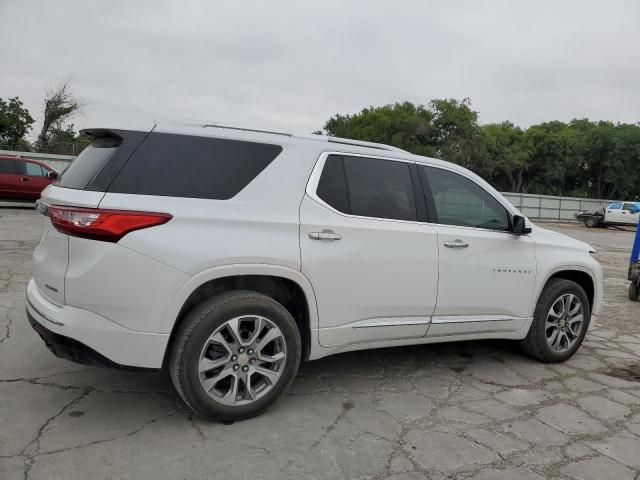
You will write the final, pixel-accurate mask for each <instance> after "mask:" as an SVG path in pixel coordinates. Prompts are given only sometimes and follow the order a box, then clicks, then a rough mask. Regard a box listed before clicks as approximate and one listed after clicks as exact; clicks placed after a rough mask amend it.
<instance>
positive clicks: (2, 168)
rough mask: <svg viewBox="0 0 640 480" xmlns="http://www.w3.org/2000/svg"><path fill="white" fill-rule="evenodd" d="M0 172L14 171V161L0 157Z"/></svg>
mask: <svg viewBox="0 0 640 480" xmlns="http://www.w3.org/2000/svg"><path fill="white" fill-rule="evenodd" d="M0 173H16V161H15V160H9V159H6V158H0Z"/></svg>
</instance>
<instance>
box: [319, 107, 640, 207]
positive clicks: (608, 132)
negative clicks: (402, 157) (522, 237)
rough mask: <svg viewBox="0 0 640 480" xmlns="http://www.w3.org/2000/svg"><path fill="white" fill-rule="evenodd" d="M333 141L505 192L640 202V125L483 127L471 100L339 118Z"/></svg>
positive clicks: (580, 122) (333, 121) (330, 125)
mask: <svg viewBox="0 0 640 480" xmlns="http://www.w3.org/2000/svg"><path fill="white" fill-rule="evenodd" d="M324 131H325V132H326V133H327V134H328V135H333V136H339V137H344V138H352V139H357V140H366V141H372V142H379V143H386V144H389V145H394V146H397V147H400V148H403V149H405V150H407V151H409V152H413V153H416V154H419V155H425V156H430V157H436V158H443V159H444V160H448V161H450V162H454V163H457V164H460V165H463V166H465V167H467V168H469V169H471V170H473V171H475V172H477V173H478V174H480V175H481V176H483V177H484V178H486V179H487V180H489V181H490V182H491V183H493V184H494V185H495V186H496V188H498V189H499V190H502V191H512V192H523V193H527V192H528V193H540V194H548V195H571V196H581V197H586V196H590V197H597V198H618V199H634V198H640V168H638V167H639V166H640V125H639V124H613V123H611V122H592V121H590V120H588V119H577V120H572V121H571V122H569V123H564V122H559V121H549V122H543V123H540V124H537V125H532V126H530V127H529V128H527V129H522V128H520V127H517V126H515V125H514V124H513V123H511V122H502V123H495V124H488V125H483V126H481V125H480V124H479V122H478V112H476V111H474V110H473V109H472V108H471V102H470V101H469V99H463V100H456V99H451V98H450V99H435V100H432V101H430V102H428V103H427V104H426V105H414V104H412V103H409V102H404V103H396V104H393V105H385V106H382V107H369V108H365V109H364V110H362V111H361V112H359V113H356V114H353V115H340V114H337V115H334V116H333V117H331V118H330V119H329V120H328V121H327V122H326V123H325V125H324Z"/></svg>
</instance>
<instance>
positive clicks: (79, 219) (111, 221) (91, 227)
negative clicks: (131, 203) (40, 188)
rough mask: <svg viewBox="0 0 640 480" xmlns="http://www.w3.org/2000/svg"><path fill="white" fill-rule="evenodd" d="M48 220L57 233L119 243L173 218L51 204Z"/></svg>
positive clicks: (126, 211) (159, 214)
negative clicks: (134, 233) (144, 229)
mask: <svg viewBox="0 0 640 480" xmlns="http://www.w3.org/2000/svg"><path fill="white" fill-rule="evenodd" d="M49 218H50V219H51V223H52V224H53V226H54V227H55V228H56V230H58V231H60V232H62V233H65V234H67V235H73V236H74V237H82V238H89V239H92V240H102V241H104V242H117V241H118V240H120V239H121V238H122V237H124V236H125V235H126V234H127V233H129V232H132V231H134V230H140V229H142V228H149V227H155V226H156V225H162V224H163V223H167V222H168V221H169V220H171V218H172V217H171V215H169V214H168V213H153V212H132V211H128V210H100V209H98V208H80V207H61V206H57V205H49Z"/></svg>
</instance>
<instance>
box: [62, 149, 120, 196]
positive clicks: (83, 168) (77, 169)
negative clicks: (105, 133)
mask: <svg viewBox="0 0 640 480" xmlns="http://www.w3.org/2000/svg"><path fill="white" fill-rule="evenodd" d="M119 144H120V139H117V138H114V137H102V138H97V139H95V140H94V141H93V142H91V145H89V146H88V147H87V148H85V149H84V150H83V151H82V153H80V155H78V158H76V159H75V160H74V161H73V162H72V163H71V165H69V167H67V169H66V170H65V171H64V172H63V174H62V175H61V176H60V177H59V179H58V182H57V185H58V186H60V187H65V188H75V189H83V188H85V187H86V186H87V184H88V183H89V182H90V181H91V179H92V178H93V177H94V176H95V175H96V173H97V172H98V171H99V170H100V168H102V166H103V165H104V164H105V162H106V161H107V160H108V159H109V158H110V157H111V156H112V155H113V154H114V152H115V151H116V149H117V148H118V145H119Z"/></svg>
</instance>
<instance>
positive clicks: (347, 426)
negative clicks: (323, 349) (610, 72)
mask: <svg viewBox="0 0 640 480" xmlns="http://www.w3.org/2000/svg"><path fill="white" fill-rule="evenodd" d="M41 224H42V217H40V216H39V215H37V214H36V213H35V212H33V211H32V210H17V209H2V210H0V479H2V480H5V479H7V480H8V479H14V478H16V479H18V478H24V479H27V478H29V479H47V480H54V479H61V480H62V479H64V480H73V479H87V478H91V479H130V478H131V479H133V478H135V479H154V480H158V479H218V478H219V479H252V480H254V479H288V478H296V479H297V478H305V479H306V478H309V479H343V478H344V479H356V478H375V479H394V480H401V479H422V478H434V479H443V478H460V479H463V478H464V479H466V478H473V479H519V478H522V479H540V478H566V479H598V480H602V479H606V478H611V479H616V480H624V479H636V480H637V479H640V473H639V472H640V327H639V326H638V323H639V322H640V304H636V303H632V302H630V301H629V300H627V296H626V289H627V286H628V282H627V281H626V272H627V262H628V256H629V251H630V247H631V243H632V241H633V233H630V232H622V231H616V230H600V229H598V230H587V229H585V228H584V227H581V226H563V225H549V224H547V226H548V227H550V228H553V229H555V230H558V231H562V232H563V233H567V234H569V235H572V236H574V237H576V238H580V239H582V240H585V241H588V242H590V243H591V244H593V245H594V246H596V247H597V248H598V254H597V257H598V259H599V260H600V262H601V263H602V264H603V266H604V271H605V306H604V311H603V312H602V315H601V317H600V319H599V321H598V324H597V325H595V326H592V329H591V330H590V332H589V334H588V336H587V339H586V341H585V343H584V346H583V347H582V349H581V350H580V351H579V352H578V354H577V355H575V356H574V358H573V359H571V360H570V361H568V362H566V363H564V364H561V365H542V364H539V363H536V362H535V361H533V360H530V359H529V358H527V357H524V356H522V355H520V354H519V353H518V350H517V349H516V348H515V347H514V345H512V344H510V343H509V342H498V341H494V342H486V341H483V342H466V343H450V344H442V345H427V346H420V347H408V348H397V349H380V350H371V351H364V352H354V353H347V354H342V355H338V356H334V357H330V358H326V359H323V360H318V361H315V362H311V363H308V364H305V365H303V366H302V368H301V371H300V373H299V375H298V378H297V380H296V381H295V383H294V385H293V388H292V389H291V391H290V392H289V393H288V394H287V395H286V396H285V397H283V398H282V399H281V400H280V401H279V402H278V403H277V404H276V405H275V406H274V407H273V408H272V409H271V410H269V411H268V412H267V413H266V414H264V415H262V416H261V417H258V418H255V419H252V420H248V421H244V422H236V423H234V424H219V423H209V422H206V421H203V420H201V419H199V418H194V417H192V416H191V415H190V414H189V412H188V411H187V410H186V408H185V407H184V406H183V405H182V404H181V402H180V400H179V399H178V398H177V396H176V394H175V393H174V392H173V390H172V388H171V385H170V383H169V382H168V380H167V377H166V376H164V375H162V374H149V373H134V372H121V371H114V370H107V369H97V368H86V367H82V366H80V365H75V364H73V363H69V362H67V361H64V360H60V359H57V358H55V357H54V356H53V355H52V354H50V353H49V352H48V350H46V348H45V346H44V345H43V343H42V341H41V340H40V338H39V337H38V336H37V335H36V334H35V333H34V332H33V331H32V330H31V327H30V326H29V325H28V323H27V320H26V316H25V312H24V304H25V299H24V291H25V286H26V283H27V281H28V280H29V278H30V276H31V252H32V250H33V247H34V246H35V245H36V243H37V241H38V239H39V236H40V231H41Z"/></svg>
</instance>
